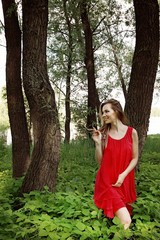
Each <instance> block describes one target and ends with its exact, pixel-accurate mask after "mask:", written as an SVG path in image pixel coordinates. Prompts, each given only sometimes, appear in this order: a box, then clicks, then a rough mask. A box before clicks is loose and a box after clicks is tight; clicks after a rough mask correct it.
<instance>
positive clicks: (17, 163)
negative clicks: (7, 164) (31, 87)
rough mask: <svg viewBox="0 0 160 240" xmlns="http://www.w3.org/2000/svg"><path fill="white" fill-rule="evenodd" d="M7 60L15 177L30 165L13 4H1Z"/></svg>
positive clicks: (11, 1)
mask: <svg viewBox="0 0 160 240" xmlns="http://www.w3.org/2000/svg"><path fill="white" fill-rule="evenodd" d="M2 6H3V14H4V23H5V37H6V47H7V58H6V90H7V104H8V114H9V121H10V127H11V134H12V161H13V165H12V166H13V177H15V178H17V177H21V176H23V175H24V174H25V172H26V171H27V169H28V166H29V164H30V146H29V134H28V129H27V121H26V115H25V108H24V100H23V93H22V85H21V30H20V27H19V23H18V16H17V7H16V4H15V1H14V0H2Z"/></svg>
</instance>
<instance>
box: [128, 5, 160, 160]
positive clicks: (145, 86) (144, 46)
mask: <svg viewBox="0 0 160 240" xmlns="http://www.w3.org/2000/svg"><path fill="white" fill-rule="evenodd" d="M134 8H135V17H136V47H135V52H134V56H133V62H132V71H131V78H130V82H129V88H128V94H127V98H126V105H125V111H126V113H127V115H128V117H129V119H130V123H131V125H132V126H133V127H135V128H136V129H137V131H138V135H139V151H140V156H141V152H142V149H143V145H144V142H145V139H146V136H147V130H148V126H149V117H150V111H151V104H152V98H153V90H154V83H155V79H156V72H157V67H158V56H159V7H158V2H157V0H148V1H145V0H142V1H138V0H134Z"/></svg>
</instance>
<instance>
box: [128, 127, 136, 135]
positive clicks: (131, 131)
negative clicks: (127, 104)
mask: <svg viewBox="0 0 160 240" xmlns="http://www.w3.org/2000/svg"><path fill="white" fill-rule="evenodd" d="M128 131H129V132H130V133H131V134H132V137H134V136H137V130H136V129H135V128H133V127H131V126H128Z"/></svg>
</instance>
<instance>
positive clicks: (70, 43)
mask: <svg viewBox="0 0 160 240" xmlns="http://www.w3.org/2000/svg"><path fill="white" fill-rule="evenodd" d="M66 2H67V0H63V9H64V14H65V19H66V24H67V30H68V56H67V57H68V62H67V77H66V97H65V112H66V119H65V138H64V142H65V143H69V141H70V122H71V109H70V100H71V99H70V95H71V70H72V53H73V39H72V27H71V22H70V19H69V16H68V12H67V5H66Z"/></svg>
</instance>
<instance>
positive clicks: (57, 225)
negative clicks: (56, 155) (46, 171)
mask: <svg viewBox="0 0 160 240" xmlns="http://www.w3.org/2000/svg"><path fill="white" fill-rule="evenodd" d="M148 139H149V140H148ZM148 139H147V140H148V141H150V142H152V139H153V137H152V138H148ZM157 139H158V141H159V146H160V138H159V137H158V138H157ZM146 144H147V143H146ZM3 153H4V154H3V157H1V159H0V164H1V166H2V170H1V172H0V203H1V205H0V239H1V240H30V239H31V240H32V239H33V240H41V239H46V240H65V239H66V240H84V239H87V240H92V239H93V240H102V239H104V240H107V239H115V240H123V239H131V240H143V239H144V240H158V239H160V214H159V213H160V204H159V199H160V189H159V186H160V179H159V175H160V172H159V160H160V155H159V154H160V152H159V151H158V149H157V148H156V149H155V148H154V152H152V151H151V148H150V149H148V150H147V148H146V146H145V148H144V152H143V156H142V159H141V164H140V172H137V173H136V182H137V197H138V198H137V201H136V202H135V203H134V205H133V207H134V210H133V217H132V224H131V227H130V229H128V230H124V229H123V226H122V225H121V224H120V223H119V220H118V219H117V218H116V217H115V218H114V219H113V220H110V219H107V218H106V217H105V216H104V215H103V212H102V211H101V210H100V209H97V208H96V206H95V205H94V203H93V190H94V181H95V176H96V172H97V169H98V165H97V163H96V162H95V158H94V146H93V143H92V142H90V141H89V140H83V141H73V142H72V143H71V144H62V146H61V160H60V163H59V169H58V180H57V187H56V191H55V193H51V192H49V191H48V188H47V187H45V188H44V190H43V191H42V192H40V191H32V192H30V193H29V194H24V196H23V198H22V197H21V198H20V197H18V195H17V191H18V189H19V187H20V185H21V183H22V179H19V180H14V179H12V178H11V161H10V160H9V159H10V152H9V149H8V150H5V151H4V152H3ZM0 156H2V155H0ZM7 156H8V158H7ZM3 159H8V161H7V164H6V163H4V160H3Z"/></svg>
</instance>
